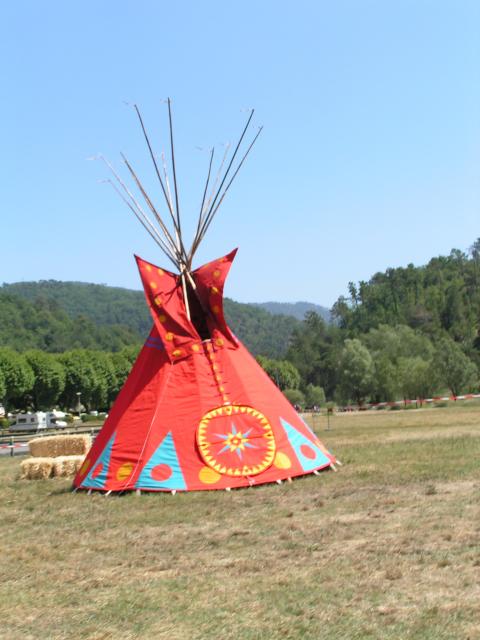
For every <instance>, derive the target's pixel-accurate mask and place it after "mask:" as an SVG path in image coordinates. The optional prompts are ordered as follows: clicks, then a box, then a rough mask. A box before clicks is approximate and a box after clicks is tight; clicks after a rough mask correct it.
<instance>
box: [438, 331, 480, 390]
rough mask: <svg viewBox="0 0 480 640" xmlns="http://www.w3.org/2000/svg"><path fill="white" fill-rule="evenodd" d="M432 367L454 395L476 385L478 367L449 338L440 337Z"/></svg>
mask: <svg viewBox="0 0 480 640" xmlns="http://www.w3.org/2000/svg"><path fill="white" fill-rule="evenodd" d="M433 363H434V367H435V370H436V371H437V372H438V376H439V378H440V380H441V381H442V382H443V383H444V384H445V385H446V386H447V387H448V388H449V389H450V391H451V392H452V394H453V395H454V396H458V395H460V394H461V393H462V392H464V391H468V390H470V389H472V388H474V387H476V386H477V385H478V369H477V367H476V365H475V364H474V363H473V362H472V361H471V360H470V359H469V358H468V357H467V356H466V355H465V354H464V352H463V351H462V349H461V348H460V346H459V345H458V344H457V343H456V342H454V341H453V340H452V339H451V338H447V337H445V338H442V339H441V340H440V341H439V343H438V345H437V349H436V352H435V357H434V361H433Z"/></svg>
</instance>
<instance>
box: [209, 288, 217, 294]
mask: <svg viewBox="0 0 480 640" xmlns="http://www.w3.org/2000/svg"><path fill="white" fill-rule="evenodd" d="M210 291H211V292H212V293H218V289H217V287H212V288H211V289H210Z"/></svg>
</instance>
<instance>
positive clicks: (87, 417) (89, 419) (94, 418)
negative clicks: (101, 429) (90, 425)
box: [80, 413, 102, 422]
mask: <svg viewBox="0 0 480 640" xmlns="http://www.w3.org/2000/svg"><path fill="white" fill-rule="evenodd" d="M80 417H81V418H82V422H98V421H99V420H102V418H101V417H100V416H91V415H89V414H88V413H82V415H81V416H80Z"/></svg>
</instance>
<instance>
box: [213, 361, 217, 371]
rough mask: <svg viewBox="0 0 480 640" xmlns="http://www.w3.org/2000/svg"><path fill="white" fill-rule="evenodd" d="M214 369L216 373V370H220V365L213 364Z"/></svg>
mask: <svg viewBox="0 0 480 640" xmlns="http://www.w3.org/2000/svg"><path fill="white" fill-rule="evenodd" d="M212 369H213V370H214V371H216V370H217V369H218V364H215V363H213V364H212Z"/></svg>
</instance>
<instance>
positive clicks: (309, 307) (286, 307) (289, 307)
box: [250, 302, 331, 322]
mask: <svg viewBox="0 0 480 640" xmlns="http://www.w3.org/2000/svg"><path fill="white" fill-rule="evenodd" d="M250 304H252V305H254V306H256V307H261V308H262V309H265V310H266V311H268V312H269V313H273V315H284V316H292V317H293V318H296V319H297V320H303V319H304V317H305V314H306V313H307V312H308V311H314V312H315V313H317V314H318V315H319V316H321V317H322V318H323V319H324V320H325V322H330V321H331V317H330V309H327V307H322V306H321V305H319V304H313V302H252V303H250Z"/></svg>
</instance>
